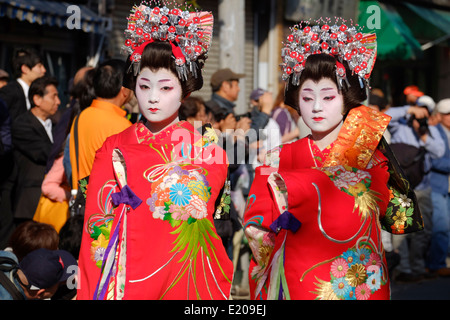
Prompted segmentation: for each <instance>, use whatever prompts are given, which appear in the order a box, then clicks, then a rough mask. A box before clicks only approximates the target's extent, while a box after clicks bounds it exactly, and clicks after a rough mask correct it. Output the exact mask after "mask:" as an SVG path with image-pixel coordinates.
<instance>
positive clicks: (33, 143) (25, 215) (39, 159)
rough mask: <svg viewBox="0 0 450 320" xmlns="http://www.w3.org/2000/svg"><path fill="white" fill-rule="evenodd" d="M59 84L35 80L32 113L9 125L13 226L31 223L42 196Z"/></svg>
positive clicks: (58, 101)
mask: <svg viewBox="0 0 450 320" xmlns="http://www.w3.org/2000/svg"><path fill="white" fill-rule="evenodd" d="M57 87H58V83H57V81H56V79H54V78H51V77H46V76H44V77H42V78H38V79H36V80H35V81H33V83H32V84H31V86H30V91H29V100H30V103H31V109H30V110H28V111H26V112H25V113H23V114H21V115H19V116H18V117H17V118H16V121H14V122H13V125H12V130H11V131H12V141H13V146H14V151H13V152H14V160H15V163H16V164H17V168H18V177H17V189H16V192H15V201H14V218H15V221H16V223H19V222H22V221H23V220H27V219H32V218H33V215H34V212H35V211H36V207H37V205H38V202H39V198H40V195H41V184H42V181H43V180H44V175H45V169H46V164H47V159H48V156H49V153H50V150H51V148H52V145H53V133H52V129H53V127H52V122H51V119H50V117H51V116H52V115H54V114H55V113H56V111H57V110H58V106H59V105H60V104H61V101H60V100H59V97H58V90H57Z"/></svg>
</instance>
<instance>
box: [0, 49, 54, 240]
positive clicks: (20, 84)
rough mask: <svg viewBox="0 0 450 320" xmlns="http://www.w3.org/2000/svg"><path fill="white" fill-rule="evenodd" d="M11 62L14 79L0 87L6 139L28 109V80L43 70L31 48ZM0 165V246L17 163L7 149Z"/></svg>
mask: <svg viewBox="0 0 450 320" xmlns="http://www.w3.org/2000/svg"><path fill="white" fill-rule="evenodd" d="M11 62H12V63H11V65H12V70H13V78H14V80H12V81H9V82H8V83H7V84H6V85H5V86H3V87H1V88H0V100H1V101H2V102H3V103H4V105H5V107H6V113H3V112H2V119H3V120H4V122H3V124H2V140H3V138H5V137H6V139H7V140H6V141H7V142H8V141H9V140H11V137H10V135H11V133H10V130H11V128H10V126H11V125H12V122H13V121H14V120H15V119H16V118H17V117H18V116H19V115H20V114H22V113H25V112H26V111H27V110H28V109H30V102H29V101H28V99H27V97H28V89H29V86H30V84H31V83H32V82H33V81H34V80H35V79H37V78H39V77H42V76H43V75H44V74H45V72H46V69H45V67H44V65H43V63H42V59H41V58H40V57H39V55H38V54H37V53H36V52H35V51H33V50H31V49H18V50H16V51H15V53H14V55H13V58H12V61H11ZM4 141H5V140H3V141H2V142H4ZM9 142H10V141H9ZM4 147H5V146H4ZM4 151H5V150H4ZM0 166H1V168H2V174H0V214H1V216H0V247H3V246H4V245H5V241H6V240H7V239H8V237H9V235H10V234H11V231H12V225H11V223H12V215H13V213H12V210H13V209H12V197H13V195H14V189H15V183H16V179H17V166H15V164H14V159H13V152H12V151H11V150H9V152H6V153H4V154H3V155H2V157H1V158H0Z"/></svg>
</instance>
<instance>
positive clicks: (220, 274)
mask: <svg viewBox="0 0 450 320" xmlns="http://www.w3.org/2000/svg"><path fill="white" fill-rule="evenodd" d="M212 21H213V17H212V15H211V14H210V13H189V12H183V11H181V10H179V9H171V10H169V9H167V8H166V7H163V8H158V7H155V8H149V7H147V6H145V5H141V6H138V7H134V8H133V10H132V13H131V15H130V17H129V19H128V28H127V31H126V32H125V34H126V36H127V40H126V47H125V49H127V50H128V53H129V54H130V56H129V60H128V61H129V65H130V68H129V69H128V71H129V73H128V74H127V75H126V81H125V82H126V83H125V85H126V86H127V87H129V88H132V89H134V91H135V94H136V97H137V100H138V102H139V108H140V111H141V114H142V115H143V120H142V121H140V122H138V123H136V124H135V125H133V126H132V127H130V128H129V129H127V130H125V131H123V132H121V133H119V134H117V135H114V136H112V137H110V138H108V139H107V140H106V141H105V143H104V144H103V146H102V148H100V149H99V150H98V151H97V154H96V158H95V162H94V165H93V168H92V172H91V175H90V177H89V185H88V189H87V201H86V213H85V222H84V230H83V239H82V244H81V250H80V260H79V267H80V272H79V290H78V299H118V300H119V299H228V298H229V295H230V288H231V281H232V273H233V265H232V262H231V261H230V259H229V258H228V257H227V254H226V252H225V249H224V247H223V246H222V243H221V240H220V237H219V236H218V235H217V233H216V230H215V228H214V221H213V219H220V218H223V217H224V216H225V215H226V211H227V210H226V207H227V205H228V204H227V202H228V200H229V199H227V197H228V190H225V192H224V189H227V187H228V184H227V182H226V179H227V170H228V165H227V158H226V155H225V152H224V151H223V149H221V148H219V147H218V146H217V145H216V144H215V142H216V138H217V137H216V136H215V132H214V130H212V129H211V128H205V129H204V134H201V133H199V132H198V131H197V130H195V129H194V127H193V126H192V125H191V124H189V123H188V122H185V121H179V120H178V109H179V107H180V104H181V101H182V99H184V98H186V97H187V96H189V94H190V93H191V92H193V91H195V90H198V89H200V88H201V87H202V84H203V80H202V76H201V72H200V69H201V67H202V66H203V62H202V60H204V59H205V53H206V52H207V50H208V49H209V39H210V37H211V31H212ZM187 25H188V26H189V29H188V28H187ZM166 27H167V28H166ZM172 27H173V28H172ZM193 30H194V31H196V32H195V35H193V36H192V37H188V36H187V32H192V31H193ZM149 32H151V33H149ZM185 55H186V56H185Z"/></svg>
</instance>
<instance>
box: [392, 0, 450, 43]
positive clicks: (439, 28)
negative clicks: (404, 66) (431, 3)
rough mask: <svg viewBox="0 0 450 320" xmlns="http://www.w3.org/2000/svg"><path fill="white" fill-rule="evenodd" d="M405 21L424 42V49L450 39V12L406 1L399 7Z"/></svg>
mask: <svg viewBox="0 0 450 320" xmlns="http://www.w3.org/2000/svg"><path fill="white" fill-rule="evenodd" d="M398 11H399V13H400V14H401V15H402V17H403V19H404V21H405V23H406V24H407V25H408V26H409V28H410V29H411V31H412V33H413V34H414V36H415V37H416V38H417V39H419V40H420V41H421V42H422V43H423V44H422V50H426V49H428V48H430V47H432V46H433V45H436V44H440V43H443V42H445V41H447V40H448V39H450V12H447V11H443V10H438V9H431V8H425V7H421V6H417V5H414V4H411V3H407V2H405V3H404V4H403V8H401V7H400V6H399V7H398Z"/></svg>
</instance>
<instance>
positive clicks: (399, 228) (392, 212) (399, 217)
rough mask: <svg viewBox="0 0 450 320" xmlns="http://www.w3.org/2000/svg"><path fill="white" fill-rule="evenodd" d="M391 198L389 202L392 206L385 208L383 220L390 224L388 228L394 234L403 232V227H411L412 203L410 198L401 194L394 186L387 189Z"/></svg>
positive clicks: (412, 220) (412, 221)
mask: <svg viewBox="0 0 450 320" xmlns="http://www.w3.org/2000/svg"><path fill="white" fill-rule="evenodd" d="M389 190H390V192H391V194H392V198H391V200H390V202H391V203H392V206H388V208H387V210H386V216H385V221H386V222H387V224H388V225H390V226H391V229H392V230H390V231H391V232H392V233H394V234H403V233H405V229H406V228H408V227H411V226H412V224H413V223H414V219H413V215H414V204H413V202H412V199H410V198H408V197H407V196H406V195H404V194H401V193H400V192H399V191H397V190H396V189H394V188H390V189H389Z"/></svg>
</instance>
